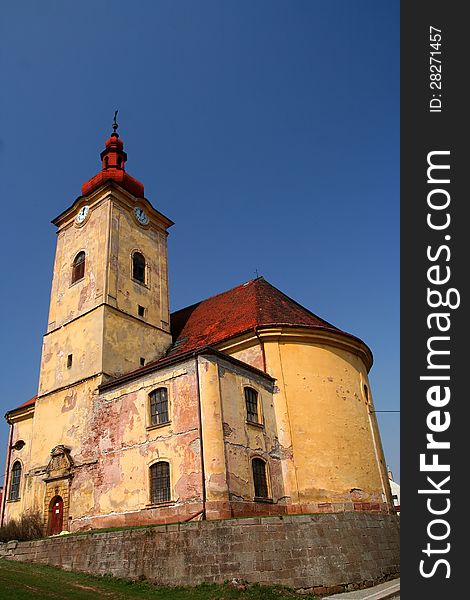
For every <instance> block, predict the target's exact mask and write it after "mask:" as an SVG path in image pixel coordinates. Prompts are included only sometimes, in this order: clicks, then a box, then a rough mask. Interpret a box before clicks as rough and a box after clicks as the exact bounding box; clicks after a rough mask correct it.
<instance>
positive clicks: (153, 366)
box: [98, 346, 276, 392]
mask: <svg viewBox="0 0 470 600" xmlns="http://www.w3.org/2000/svg"><path fill="white" fill-rule="evenodd" d="M203 354H210V355H213V356H218V357H219V358H222V359H224V360H226V361H227V362H230V363H232V364H234V365H237V366H239V367H242V368H244V369H246V370H248V371H252V372H253V373H255V374H256V375H258V376H260V377H264V378H265V379H267V380H268V381H270V382H274V381H276V380H275V379H274V377H271V375H268V374H267V373H265V372H264V371H261V370H260V369H257V368H256V367H252V366H251V365H249V364H248V363H245V362H243V361H241V360H238V358H234V357H233V356H229V355H228V354H225V353H224V352H220V351H219V350H216V349H215V348H213V347H212V346H204V347H202V348H198V349H196V350H188V351H187V352H184V353H182V354H177V355H175V356H169V357H168V358H164V359H161V360H160V361H158V362H155V363H149V364H148V365H147V366H145V367H142V368H141V369H137V370H136V371H132V372H131V373H127V374H126V375H121V376H120V377H117V378H116V379H113V380H111V381H107V382H106V383H102V384H101V385H100V386H98V390H99V391H100V392H105V391H108V390H110V389H112V388H114V387H117V386H119V385H122V384H123V383H127V382H128V381H133V380H134V379H138V378H139V377H142V375H147V374H148V373H153V372H155V371H158V370H160V369H163V368H165V367H168V366H171V365H174V364H177V363H179V362H184V361H185V360H188V359H190V358H195V357H196V356H200V355H203Z"/></svg>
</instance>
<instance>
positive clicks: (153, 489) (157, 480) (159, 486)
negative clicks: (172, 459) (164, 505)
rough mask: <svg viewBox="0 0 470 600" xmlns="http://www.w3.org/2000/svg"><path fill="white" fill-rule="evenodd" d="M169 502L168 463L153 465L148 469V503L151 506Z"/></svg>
mask: <svg viewBox="0 0 470 600" xmlns="http://www.w3.org/2000/svg"><path fill="white" fill-rule="evenodd" d="M170 500H171V489H170V463H167V462H165V461H160V462H157V463H154V464H153V465H152V466H151V467H150V501H151V502H152V504H159V503H160V502H169V501H170Z"/></svg>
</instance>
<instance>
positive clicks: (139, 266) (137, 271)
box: [132, 252, 145, 283]
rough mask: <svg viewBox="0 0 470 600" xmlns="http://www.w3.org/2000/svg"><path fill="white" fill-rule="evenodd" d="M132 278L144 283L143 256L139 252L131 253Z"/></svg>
mask: <svg viewBox="0 0 470 600" xmlns="http://www.w3.org/2000/svg"><path fill="white" fill-rule="evenodd" d="M132 279H134V280H135V281H138V282H139V283H145V257H144V255H143V254H142V253H141V252H134V253H133V255H132Z"/></svg>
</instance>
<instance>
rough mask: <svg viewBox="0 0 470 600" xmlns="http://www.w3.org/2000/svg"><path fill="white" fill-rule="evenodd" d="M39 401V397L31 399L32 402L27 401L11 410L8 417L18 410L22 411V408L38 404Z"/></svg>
mask: <svg viewBox="0 0 470 600" xmlns="http://www.w3.org/2000/svg"><path fill="white" fill-rule="evenodd" d="M37 399H38V397H37V396H34V397H33V398H31V400H27V401H26V402H23V404H20V405H19V406H17V407H16V408H13V409H12V410H9V411H8V412H7V415H8V414H10V413H13V412H16V411H17V410H21V409H22V408H26V407H28V406H33V405H34V404H36V400H37Z"/></svg>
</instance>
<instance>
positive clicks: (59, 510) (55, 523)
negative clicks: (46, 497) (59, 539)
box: [49, 496, 64, 535]
mask: <svg viewBox="0 0 470 600" xmlns="http://www.w3.org/2000/svg"><path fill="white" fill-rule="evenodd" d="M63 519H64V501H63V500H62V498H61V497H60V496H55V497H54V498H52V500H51V508H50V521H49V522H50V525H49V535H56V534H58V533H60V532H61V531H62V525H63Z"/></svg>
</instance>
